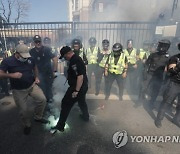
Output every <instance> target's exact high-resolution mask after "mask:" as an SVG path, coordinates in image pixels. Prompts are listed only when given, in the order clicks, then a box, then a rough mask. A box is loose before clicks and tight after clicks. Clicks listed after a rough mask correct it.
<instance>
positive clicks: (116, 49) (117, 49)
mask: <svg viewBox="0 0 180 154" xmlns="http://www.w3.org/2000/svg"><path fill="white" fill-rule="evenodd" d="M112 50H113V52H122V51H123V46H122V45H121V44H120V43H115V44H114V45H113V47H112Z"/></svg>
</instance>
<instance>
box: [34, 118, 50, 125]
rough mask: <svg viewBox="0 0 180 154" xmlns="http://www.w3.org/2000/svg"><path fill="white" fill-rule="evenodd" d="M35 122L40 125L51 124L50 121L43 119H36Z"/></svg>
mask: <svg viewBox="0 0 180 154" xmlns="http://www.w3.org/2000/svg"><path fill="white" fill-rule="evenodd" d="M34 121H36V122H40V123H42V124H47V123H50V122H49V120H46V119H44V118H42V119H34Z"/></svg>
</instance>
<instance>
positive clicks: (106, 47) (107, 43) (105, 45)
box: [102, 39, 109, 49]
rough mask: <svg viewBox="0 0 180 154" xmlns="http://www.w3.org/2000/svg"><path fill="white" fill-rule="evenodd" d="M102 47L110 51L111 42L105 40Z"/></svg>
mask: <svg viewBox="0 0 180 154" xmlns="http://www.w3.org/2000/svg"><path fill="white" fill-rule="evenodd" d="M102 47H103V49H108V47H109V40H107V39H104V40H103V41H102Z"/></svg>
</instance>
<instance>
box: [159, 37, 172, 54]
mask: <svg viewBox="0 0 180 154" xmlns="http://www.w3.org/2000/svg"><path fill="white" fill-rule="evenodd" d="M170 45H171V42H170V41H169V40H165V39H164V40H161V41H159V42H158V46H157V50H158V51H159V52H162V53H166V52H167V51H168V49H169V47H170Z"/></svg>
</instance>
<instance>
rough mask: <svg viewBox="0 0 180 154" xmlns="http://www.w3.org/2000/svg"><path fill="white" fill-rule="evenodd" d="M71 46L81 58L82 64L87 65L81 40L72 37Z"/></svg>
mask: <svg viewBox="0 0 180 154" xmlns="http://www.w3.org/2000/svg"><path fill="white" fill-rule="evenodd" d="M71 47H72V49H73V52H74V53H75V54H76V55H78V56H79V57H81V58H82V60H83V61H84V64H85V65H87V64H88V60H87V57H86V54H85V51H84V48H83V47H82V42H81V41H80V40H79V39H73V40H72V45H71Z"/></svg>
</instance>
